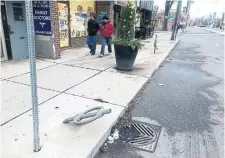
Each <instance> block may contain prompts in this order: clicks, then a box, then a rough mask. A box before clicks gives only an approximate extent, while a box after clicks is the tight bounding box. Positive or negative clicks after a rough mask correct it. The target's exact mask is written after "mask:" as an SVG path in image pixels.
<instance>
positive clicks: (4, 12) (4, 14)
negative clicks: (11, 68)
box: [1, 1, 12, 59]
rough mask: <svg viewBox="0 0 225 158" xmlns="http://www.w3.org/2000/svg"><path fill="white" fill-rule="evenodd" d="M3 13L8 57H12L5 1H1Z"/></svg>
mask: <svg viewBox="0 0 225 158" xmlns="http://www.w3.org/2000/svg"><path fill="white" fill-rule="evenodd" d="M1 15H2V25H3V29H4V36H5V43H6V49H7V55H8V59H12V49H11V42H10V36H9V27H8V21H7V15H6V5H5V1H1Z"/></svg>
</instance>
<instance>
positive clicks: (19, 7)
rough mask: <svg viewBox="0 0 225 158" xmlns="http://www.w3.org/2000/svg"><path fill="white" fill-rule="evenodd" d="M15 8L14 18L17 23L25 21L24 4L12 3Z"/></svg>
mask: <svg viewBox="0 0 225 158" xmlns="http://www.w3.org/2000/svg"><path fill="white" fill-rule="evenodd" d="M12 6H13V16H14V20H15V21H24V14H23V4H22V3H12Z"/></svg>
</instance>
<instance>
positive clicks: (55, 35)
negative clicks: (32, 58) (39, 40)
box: [49, 0, 60, 59]
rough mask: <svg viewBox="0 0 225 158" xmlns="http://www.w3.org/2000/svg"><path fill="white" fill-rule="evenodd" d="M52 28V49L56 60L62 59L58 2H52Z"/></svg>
mask: <svg viewBox="0 0 225 158" xmlns="http://www.w3.org/2000/svg"><path fill="white" fill-rule="evenodd" d="M49 2H50V6H51V7H50V9H51V25H52V26H51V28H52V47H53V57H54V58H55V59H57V58H60V34H59V23H58V21H59V19H58V6H57V1H56V0H51V1H49Z"/></svg>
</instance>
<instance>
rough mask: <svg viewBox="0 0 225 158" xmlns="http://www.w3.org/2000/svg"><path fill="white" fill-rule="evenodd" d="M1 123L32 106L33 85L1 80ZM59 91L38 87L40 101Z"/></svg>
mask: <svg viewBox="0 0 225 158" xmlns="http://www.w3.org/2000/svg"><path fill="white" fill-rule="evenodd" d="M1 92H2V93H1V124H2V123H5V122H7V121H9V120H11V119H12V118H14V117H16V116H18V115H20V114H22V113H23V112H25V111H27V110H29V109H31V108H32V104H31V87H30V86H27V85H22V84H18V83H13V82H9V81H1ZM56 94H57V93H56V92H53V91H49V90H43V89H38V103H39V104H40V103H42V102H44V101H46V100H48V99H50V98H52V97H53V96H55V95H56Z"/></svg>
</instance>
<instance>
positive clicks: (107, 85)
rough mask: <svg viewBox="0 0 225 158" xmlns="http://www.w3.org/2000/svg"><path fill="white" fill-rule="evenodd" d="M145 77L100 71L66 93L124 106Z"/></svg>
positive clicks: (141, 84)
mask: <svg viewBox="0 0 225 158" xmlns="http://www.w3.org/2000/svg"><path fill="white" fill-rule="evenodd" d="M146 81H147V78H144V77H139V76H134V75H127V74H122V73H114V72H102V73H101V74H99V75H97V76H95V77H93V78H91V79H89V80H88V81H86V82H84V83H82V84H80V85H78V86H76V87H74V88H71V89H69V90H68V91H66V93H70V94H75V95H79V96H85V97H88V98H92V99H102V100H103V101H106V102H109V103H113V104H118V105H121V106H124V107H126V106H127V105H128V103H129V102H130V101H131V100H132V99H133V97H134V96H135V95H136V93H137V92H138V91H139V90H140V89H141V87H142V86H143V84H144V83H145V82H146Z"/></svg>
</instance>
